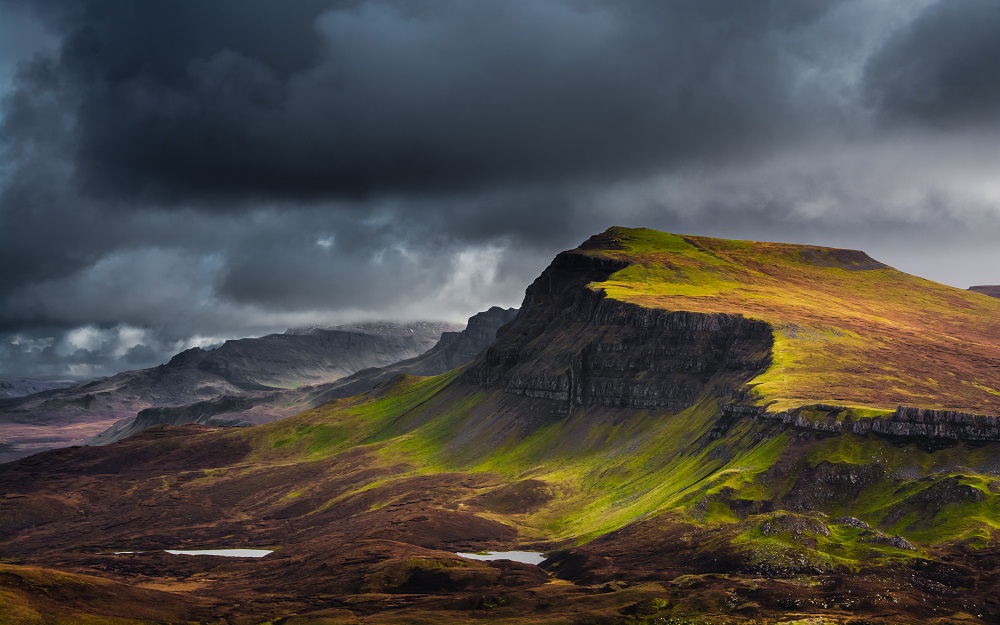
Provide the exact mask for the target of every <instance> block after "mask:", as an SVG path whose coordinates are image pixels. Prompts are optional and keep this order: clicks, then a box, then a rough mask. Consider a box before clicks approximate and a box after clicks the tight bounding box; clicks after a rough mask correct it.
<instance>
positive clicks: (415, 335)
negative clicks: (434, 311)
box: [0, 322, 455, 460]
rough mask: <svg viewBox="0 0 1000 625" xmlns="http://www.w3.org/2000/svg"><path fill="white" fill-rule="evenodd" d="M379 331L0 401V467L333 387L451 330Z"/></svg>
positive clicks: (313, 335) (199, 357) (195, 352)
mask: <svg viewBox="0 0 1000 625" xmlns="http://www.w3.org/2000/svg"><path fill="white" fill-rule="evenodd" d="M383 326H384V327H383V328H382V329H381V330H380V329H378V328H372V329H367V330H366V329H361V330H340V329H328V330H308V331H306V332H303V333H295V334H270V335H267V336H264V337H259V338H251V339H236V340H230V341H226V342H225V343H223V344H222V345H220V346H219V347H217V348H214V349H208V350H207V349H202V348H200V347H194V348H191V349H188V350H185V351H182V352H180V353H178V354H176V355H174V356H173V357H172V358H171V359H170V360H169V361H168V362H166V363H164V364H162V365H159V366H156V367H151V368H149V369H141V370H137V371H127V372H123V373H119V374H116V375H114V376H110V377H107V378H102V379H99V380H94V381H90V382H84V383H82V384H77V385H75V386H71V387H68V388H63V389H56V390H51V391H46V392H43V393H39V394H35V395H29V396H24V397H19V398H13V399H4V400H0V422H2V423H4V424H5V425H4V440H3V443H4V444H5V445H6V447H4V448H2V449H0V460H9V459H11V458H13V457H16V456H18V455H23V454H24V453H25V452H28V453H30V452H32V451H39V450H41V449H46V448H51V447H54V446H65V445H72V444H80V443H83V442H85V441H86V440H88V439H89V438H90V437H92V436H94V435H97V434H99V433H100V432H102V431H104V430H105V429H107V428H108V427H110V426H112V425H113V424H114V423H115V422H116V421H119V420H121V419H126V418H131V417H134V416H135V415H136V414H137V413H138V412H139V411H140V410H143V409H145V408H149V407H152V406H177V405H185V404H191V403H194V402H197V401H204V400H211V399H213V398H216V397H220V396H223V395H234V394H242V393H245V392H252V391H269V390H276V389H281V388H294V387H298V386H301V385H302V384H304V383H307V382H308V383H314V384H315V383H320V382H330V381H334V380H337V379H340V378H343V377H345V376H347V375H350V374H352V373H354V372H356V371H359V370H361V369H366V368H370V367H373V366H384V365H388V364H392V363H394V362H397V361H399V360H403V359H406V358H412V357H415V356H418V355H420V354H422V353H424V352H425V351H427V350H428V349H430V348H431V347H433V346H434V345H435V344H436V343H437V342H438V341H439V340H440V336H441V334H442V333H444V332H445V331H450V330H454V329H455V325H454V324H449V323H444V322H434V323H429V322H421V323H417V324H411V325H410V326H406V325H403V324H395V323H387V324H383ZM411 330H412V331H411ZM380 332H381V333H380ZM53 425H58V428H56V427H53Z"/></svg>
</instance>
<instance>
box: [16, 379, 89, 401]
mask: <svg viewBox="0 0 1000 625" xmlns="http://www.w3.org/2000/svg"><path fill="white" fill-rule="evenodd" d="M75 384H77V382H76V381H75V380H33V379H30V378H18V379H14V380H0V399H10V398H12V397H24V396H25V395H34V394H35V393H41V392H43V391H51V390H54V389H57V388H66V387H69V386H73V385H75Z"/></svg>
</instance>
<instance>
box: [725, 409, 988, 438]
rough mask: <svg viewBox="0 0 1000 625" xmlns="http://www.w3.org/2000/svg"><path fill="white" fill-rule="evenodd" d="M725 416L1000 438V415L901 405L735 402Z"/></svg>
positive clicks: (839, 428)
mask: <svg viewBox="0 0 1000 625" xmlns="http://www.w3.org/2000/svg"><path fill="white" fill-rule="evenodd" d="M723 417H724V419H727V420H729V421H730V422H731V421H733V420H738V419H751V420H753V421H778V422H781V423H783V424H785V425H790V426H793V427H795V428H798V429H803V430H814V431H817V432H833V433H838V432H850V433H853V434H868V433H872V434H879V435H883V436H902V437H918V438H936V439H950V440H967V441H1000V416H991V415H979V414H971V413H967V412H958V411H954V410H932V409H929V408H915V407H906V406H900V407H898V408H896V410H895V411H894V412H891V413H889V414H888V415H885V416H865V417H858V416H855V415H852V414H851V410H850V409H849V408H844V407H842V406H827V405H822V404H820V405H816V406H808V407H804V408H800V409H795V410H788V411H782V412H769V411H768V410H767V409H766V408H764V407H761V406H753V405H749V404H739V403H734V404H730V405H729V406H726V407H725V408H724V409H723Z"/></svg>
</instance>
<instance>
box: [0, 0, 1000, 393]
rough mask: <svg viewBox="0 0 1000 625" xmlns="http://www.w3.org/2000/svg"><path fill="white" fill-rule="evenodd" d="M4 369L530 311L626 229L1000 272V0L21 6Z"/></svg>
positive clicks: (38, 2)
mask: <svg viewBox="0 0 1000 625" xmlns="http://www.w3.org/2000/svg"><path fill="white" fill-rule="evenodd" d="M0 28H2V33H0V46H2V47H0V92H2V98H3V100H2V109H0V115H2V117H0V142H2V143H0V158H2V169H0V185H2V187H0V221H2V223H0V267H2V270H0V279H2V280H3V284H2V290H0V376H2V377H16V376H35V377H67V376H69V377H80V378H85V377H92V376H97V375H106V374H109V373H113V372H115V371H119V370H123V369H135V368H140V367H147V366H151V365H155V364H158V363H160V362H163V361H164V360H165V359H167V358H168V357H169V356H170V354H172V353H173V352H176V351H178V350H180V349H183V348H186V347H189V346H192V345H196V344H211V343H213V342H217V341H219V340H221V339H224V338H230V337H237V336H253V335H260V334H263V333H267V332H270V331H276V330H278V331H280V330H283V329H284V328H287V327H291V326H305V325H314V324H319V325H327V324H334V323H338V322H342V321H351V320H356V319H367V318H380V319H415V318H422V319H448V320H456V321H464V319H465V318H467V317H468V316H469V315H470V314H472V313H474V312H476V311H478V310H482V309H485V308H487V307H489V306H491V305H494V304H496V305H503V306H517V305H518V304H519V303H520V300H521V297H522V296H523V293H524V288H525V287H526V286H527V285H528V284H529V283H530V282H531V280H532V279H533V278H534V277H535V276H536V275H537V274H538V273H539V272H540V271H541V270H542V269H544V267H545V266H546V265H547V264H548V262H549V261H550V260H551V258H552V257H553V256H554V255H555V254H556V253H557V252H559V251H560V250H563V249H567V248H570V247H574V246H576V245H577V244H578V243H580V242H581V241H582V240H584V239H585V238H586V237H587V236H589V235H591V234H593V233H596V232H600V231H602V230H604V229H606V228H607V227H609V226H612V225H632V226H647V227H652V228H657V229H661V230H668V231H673V232H681V233H694V234H703V235H710V236H723V237H736V238H747V239H760V240H776V241H791V242H802V243H814V244H823V245H833V246H838V247H852V248H861V249H864V250H866V251H867V252H868V253H869V254H871V255H872V256H874V257H876V258H878V259H879V260H882V261H884V262H887V263H889V264H891V265H893V266H895V267H897V268H899V269H902V270H904V271H908V272H910V273H915V274H918V275H921V276H924V277H927V278H931V279H934V280H937V281H940V282H944V283H947V284H951V285H954V286H958V287H962V288H965V287H967V286H969V285H971V284H991V283H993V284H995V283H1000V36H998V33H1000V3H998V2H996V0H940V1H937V2H933V1H927V0H899V1H892V0H884V1H880V0H865V1H854V2H852V1H849V0H848V1H835V2H834V1H831V2H823V1H807V0H772V1H763V0H762V1H751V0H732V1H713V0H690V1H660V0H653V1H649V2H638V1H634V2H629V1H622V0H607V1H603V0H581V1H572V0H524V1H515V0H507V1H496V2H492V1H491V2H479V1H472V0H469V1H457V0H456V1H448V0H440V1H426V2H424V1H419V0H400V1H381V0H372V1H363V0H352V1H342V2H337V1H332V0H323V1H319V0H299V1H296V2H279V1H277V0H275V1H273V2H260V1H248V0H212V1H208V2H205V1H202V0H174V1H171V2H155V3H154V2H140V1H131V0H130V1H127V2H120V1H114V0H89V1H88V0H79V1H74V0H65V1H46V0H31V1H30V2H29V1H27V0H25V1H23V2H19V1H16V0H9V1H8V0H0Z"/></svg>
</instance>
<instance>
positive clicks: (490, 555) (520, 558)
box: [456, 551, 545, 566]
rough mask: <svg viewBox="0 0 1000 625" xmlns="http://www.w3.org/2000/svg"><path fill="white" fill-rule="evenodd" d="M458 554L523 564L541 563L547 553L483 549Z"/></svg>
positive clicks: (466, 556)
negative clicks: (478, 551)
mask: <svg viewBox="0 0 1000 625" xmlns="http://www.w3.org/2000/svg"><path fill="white" fill-rule="evenodd" d="M456 555H459V556H462V557H463V558H469V559H470V560H513V561H514V562H521V563H523V564H534V565H536V566H537V565H539V564H541V563H542V560H544V559H545V554H542V553H539V552H537V551H483V552H480V553H468V552H458V553H457V554H456Z"/></svg>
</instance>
